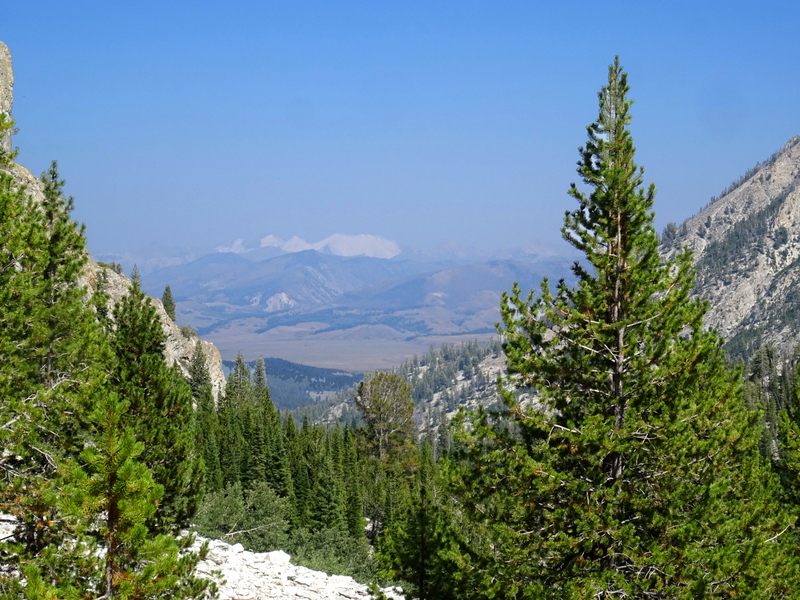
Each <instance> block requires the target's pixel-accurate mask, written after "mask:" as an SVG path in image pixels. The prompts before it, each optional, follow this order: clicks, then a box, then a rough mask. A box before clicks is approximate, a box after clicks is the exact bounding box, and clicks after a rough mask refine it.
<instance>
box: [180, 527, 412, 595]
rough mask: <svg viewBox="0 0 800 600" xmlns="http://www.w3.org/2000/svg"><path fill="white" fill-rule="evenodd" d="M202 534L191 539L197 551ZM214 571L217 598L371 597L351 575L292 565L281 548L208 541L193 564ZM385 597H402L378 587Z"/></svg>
mask: <svg viewBox="0 0 800 600" xmlns="http://www.w3.org/2000/svg"><path fill="white" fill-rule="evenodd" d="M203 541H204V540H203V538H199V537H198V539H197V540H196V541H195V545H194V548H193V549H194V550H195V551H198V550H199V549H200V545H201V544H202V542H203ZM214 571H219V572H220V573H221V574H222V577H223V580H224V583H222V584H221V585H220V584H219V583H218V586H219V592H220V594H219V597H220V600H233V599H236V600H262V599H264V598H287V599H290V598H299V599H304V600H356V599H362V598H363V599H364V600H368V599H369V598H371V597H372V596H371V594H370V592H369V590H368V589H367V586H365V585H362V584H360V583H358V582H356V581H355V580H354V579H353V578H352V577H345V576H342V575H327V574H326V573H322V572H320V571H312V570H311V569H307V568H305V567H300V566H297V565H293V564H292V563H291V558H290V557H289V555H288V554H286V553H285V552H282V551H280V550H276V551H275V552H248V551H247V550H244V549H243V548H242V545H241V544H234V545H232V546H231V545H228V544H226V543H225V542H221V541H218V540H210V541H209V552H208V556H207V557H206V559H205V560H203V561H201V562H200V564H198V565H197V571H196V572H197V574H198V575H200V576H201V577H206V578H208V579H214ZM382 591H383V593H384V594H386V596H387V597H388V598H392V599H393V600H402V599H403V595H402V592H400V591H399V590H394V589H390V588H386V589H384V590H382Z"/></svg>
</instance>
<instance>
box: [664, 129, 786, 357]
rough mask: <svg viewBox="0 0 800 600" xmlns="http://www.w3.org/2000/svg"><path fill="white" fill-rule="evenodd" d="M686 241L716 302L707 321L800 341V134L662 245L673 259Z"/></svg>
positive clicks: (728, 335) (731, 335) (726, 332)
mask: <svg viewBox="0 0 800 600" xmlns="http://www.w3.org/2000/svg"><path fill="white" fill-rule="evenodd" d="M684 246H686V247H689V248H690V249H691V250H692V251H693V253H694V260H695V264H696V265H697V270H698V273H697V280H696V282H695V284H696V287H697V292H698V294H699V295H700V296H701V297H702V298H704V299H706V300H708V302H709V311H708V313H707V314H706V316H705V325H706V327H707V328H709V329H716V330H717V331H718V332H719V333H720V334H721V335H722V337H723V338H725V340H726V341H732V340H735V339H736V337H737V336H739V340H741V341H742V342H744V340H745V338H747V337H751V336H754V337H756V338H757V339H758V340H761V341H764V342H772V343H775V344H776V345H777V346H778V347H779V348H780V349H781V350H782V351H784V352H785V351H788V350H790V349H792V348H793V347H794V346H795V345H796V344H797V343H798V342H800V323H798V316H800V296H799V295H798V293H797V292H796V291H795V290H800V136H796V137H794V138H792V139H791V140H789V142H788V143H787V144H786V145H785V146H784V147H783V148H782V149H781V150H779V151H778V152H777V153H775V155H773V156H772V157H771V158H770V160H769V161H767V162H766V163H765V164H764V165H761V166H760V167H759V168H757V169H753V170H752V171H751V172H750V173H749V177H747V178H746V179H745V180H744V181H741V183H740V185H738V187H735V189H733V190H731V191H730V192H728V193H727V194H725V195H724V196H722V197H721V198H719V199H718V200H716V201H715V202H712V203H711V204H709V205H708V206H706V207H705V208H704V209H703V210H702V211H701V212H700V213H699V214H697V215H695V216H693V217H691V218H689V219H687V220H686V221H685V222H684V223H683V224H682V225H681V227H680V228H679V229H678V231H677V235H676V237H675V238H674V239H673V240H669V241H668V242H667V243H662V248H661V250H662V253H663V254H664V255H665V256H666V257H667V258H672V257H674V256H675V254H676V253H677V252H678V251H679V250H680V249H681V248H683V247H684ZM738 346H741V344H738ZM742 356H743V357H744V356H745V355H744V354H742Z"/></svg>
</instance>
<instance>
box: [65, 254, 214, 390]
mask: <svg viewBox="0 0 800 600" xmlns="http://www.w3.org/2000/svg"><path fill="white" fill-rule="evenodd" d="M101 271H104V272H105V276H106V288H105V291H106V293H107V294H108V295H109V300H108V313H109V314H111V313H112V311H113V310H114V305H115V304H116V303H117V302H119V301H120V300H121V299H122V297H123V296H124V295H125V294H127V293H128V289H129V288H130V286H131V281H130V279H128V278H127V277H125V275H120V274H118V273H117V272H116V271H114V270H113V269H109V268H108V267H104V266H101V265H99V264H97V263H96V262H94V261H93V260H91V259H90V260H89V261H88V263H87V264H86V268H85V269H84V272H83V276H82V277H81V279H80V281H79V284H80V285H83V286H86V287H87V288H88V289H89V291H90V292H94V291H95V290H96V289H97V281H98V279H99V276H100V273H101ZM150 300H151V302H152V303H153V305H154V306H155V308H156V312H157V313H158V317H159V319H160V320H161V329H162V331H163V332H164V336H165V337H166V348H165V350H164V358H165V360H166V361H167V364H168V365H169V366H172V365H174V364H177V365H178V368H179V369H180V370H181V373H183V375H184V376H188V374H189V370H188V368H189V364H190V363H191V360H192V356H194V353H195V350H196V349H197V347H198V345H202V347H203V353H204V354H205V357H206V368H207V369H208V374H209V375H210V377H211V389H212V392H213V394H214V400H217V399H218V398H219V394H220V392H222V391H223V390H224V389H225V374H224V373H223V371H222V357H221V356H220V353H219V350H217V347H216V346H215V345H214V344H212V343H211V342H206V341H204V340H201V339H200V338H198V337H197V336H194V335H192V336H188V337H187V336H185V335H183V333H182V332H181V330H180V328H179V327H178V326H177V325H176V324H175V322H174V321H173V320H172V319H170V318H169V316H167V312H166V311H165V310H164V306H163V305H162V304H161V300H159V299H157V298H151V299H150Z"/></svg>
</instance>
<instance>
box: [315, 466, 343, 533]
mask: <svg viewBox="0 0 800 600" xmlns="http://www.w3.org/2000/svg"><path fill="white" fill-rule="evenodd" d="M321 467H322V468H321V469H320V470H319V472H318V473H317V481H316V485H315V486H314V494H313V504H312V509H311V522H312V524H313V527H314V528H315V529H317V530H320V529H328V528H331V529H339V530H342V531H344V530H345V522H344V510H343V506H342V498H343V495H344V494H343V490H342V487H341V484H340V482H339V481H337V478H336V473H335V470H334V466H333V459H332V457H331V455H330V454H327V455H326V456H325V458H324V460H323V461H322V465H321Z"/></svg>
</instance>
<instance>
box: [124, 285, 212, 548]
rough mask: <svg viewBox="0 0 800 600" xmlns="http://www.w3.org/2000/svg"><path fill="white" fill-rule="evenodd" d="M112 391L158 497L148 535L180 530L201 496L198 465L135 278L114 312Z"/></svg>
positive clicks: (155, 322)
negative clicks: (125, 405) (157, 488)
mask: <svg viewBox="0 0 800 600" xmlns="http://www.w3.org/2000/svg"><path fill="white" fill-rule="evenodd" d="M114 322H115V324H116V330H115V332H114V335H113V337H112V340H111V343H112V348H113V351H114V354H115V355H116V366H115V371H114V374H113V384H114V388H115V389H116V390H117V393H118V394H119V396H120V398H121V399H123V400H125V401H126V402H127V403H128V404H129V405H130V409H129V410H128V413H127V416H126V417H125V418H126V419H128V420H129V421H128V422H126V423H125V425H126V426H128V425H130V426H131V427H132V428H133V431H134V434H135V436H136V439H137V440H139V441H141V442H142V443H144V448H145V449H144V452H143V454H142V457H141V460H142V462H143V463H144V464H145V465H147V467H148V468H150V469H151V470H152V471H153V477H154V478H155V481H156V483H158V484H159V485H161V486H163V488H164V497H163V499H162V501H161V503H160V505H159V508H158V511H157V512H156V513H155V515H153V516H152V517H151V518H150V520H149V521H148V526H149V528H150V530H151V531H153V532H169V531H177V530H179V529H181V528H183V527H185V526H186V525H187V524H188V522H189V519H191V517H192V515H193V514H194V513H195V512H196V510H197V505H198V503H199V501H200V498H201V496H202V482H203V478H204V474H203V472H204V464H203V460H202V458H201V457H199V456H197V454H196V453H195V447H194V446H195V433H194V411H193V409H192V395H191V390H190V388H189V386H188V384H187V383H186V382H185V381H184V379H183V378H182V377H181V376H180V375H179V374H178V373H177V372H176V371H175V370H173V369H171V368H170V367H168V366H167V365H166V363H165V361H164V356H163V353H164V344H165V337H164V333H163V331H162V329H161V322H160V321H159V319H158V316H157V313H156V310H155V307H154V306H153V305H152V304H151V303H150V300H149V298H147V297H146V296H145V295H144V293H143V292H142V291H141V288H140V287H139V281H138V279H137V278H135V277H134V278H133V283H132V285H131V288H130V290H129V292H128V294H127V295H126V296H124V297H123V298H122V300H121V301H120V302H119V303H118V304H117V305H116V307H115V308H114Z"/></svg>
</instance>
